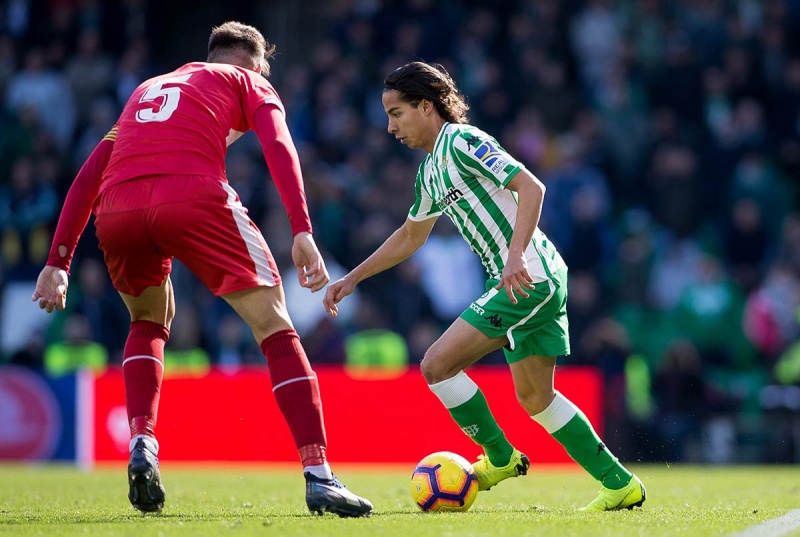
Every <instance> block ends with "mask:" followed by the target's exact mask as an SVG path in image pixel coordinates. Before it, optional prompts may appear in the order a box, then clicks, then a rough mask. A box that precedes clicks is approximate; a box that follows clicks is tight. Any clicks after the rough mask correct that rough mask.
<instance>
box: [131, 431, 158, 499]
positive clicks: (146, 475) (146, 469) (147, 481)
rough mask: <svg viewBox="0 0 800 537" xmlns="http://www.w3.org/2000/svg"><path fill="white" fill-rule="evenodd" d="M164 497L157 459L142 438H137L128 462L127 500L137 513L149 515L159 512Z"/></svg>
mask: <svg viewBox="0 0 800 537" xmlns="http://www.w3.org/2000/svg"><path fill="white" fill-rule="evenodd" d="M165 497H166V491H165V490H164V486H163V485H162V484H161V472H159V470H158V457H157V456H156V454H155V452H154V451H153V450H152V448H151V446H149V445H148V444H147V443H146V442H145V441H144V438H141V437H140V438H137V439H136V444H134V446H133V449H132V450H131V458H130V460H129V461H128V499H129V500H130V501H131V505H133V506H134V507H135V508H136V509H138V510H139V511H141V512H143V513H151V512H154V511H161V509H162V508H163V507H164V498H165Z"/></svg>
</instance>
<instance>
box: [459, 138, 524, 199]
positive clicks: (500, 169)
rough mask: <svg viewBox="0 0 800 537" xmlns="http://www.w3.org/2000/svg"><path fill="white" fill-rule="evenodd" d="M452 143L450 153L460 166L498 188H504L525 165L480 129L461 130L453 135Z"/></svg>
mask: <svg viewBox="0 0 800 537" xmlns="http://www.w3.org/2000/svg"><path fill="white" fill-rule="evenodd" d="M452 144H453V145H452V155H453V156H454V158H455V159H456V160H457V161H458V162H459V164H460V165H461V166H463V167H465V168H466V169H467V170H469V171H470V172H471V173H473V174H475V176H476V177H483V178H485V179H489V180H490V181H492V182H494V183H495V184H496V185H497V186H499V187H500V188H505V186H506V185H507V184H508V183H509V181H511V179H513V178H514V176H515V175H517V173H519V171H520V170H521V169H523V168H524V167H525V166H524V165H523V164H522V163H521V162H519V161H517V160H516V159H514V157H512V156H511V155H509V154H508V153H507V152H506V150H505V149H503V148H502V147H500V144H498V143H497V140H495V139H494V138H492V137H491V136H489V135H488V134H486V133H483V132H480V131H478V132H477V133H476V132H470V131H462V132H461V133H459V134H458V135H457V136H454V137H453V140H452Z"/></svg>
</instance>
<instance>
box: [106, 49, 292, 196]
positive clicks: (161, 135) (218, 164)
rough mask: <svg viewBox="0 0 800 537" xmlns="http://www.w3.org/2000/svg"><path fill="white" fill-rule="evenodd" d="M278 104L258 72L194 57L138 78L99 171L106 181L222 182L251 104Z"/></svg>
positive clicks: (246, 124)
mask: <svg viewBox="0 0 800 537" xmlns="http://www.w3.org/2000/svg"><path fill="white" fill-rule="evenodd" d="M264 104H274V105H275V106H277V107H278V108H279V109H280V110H281V112H283V111H284V109H283V104H282V103H281V101H280V98H279V97H278V94H277V92H276V91H275V89H274V88H273V87H272V85H271V84H270V83H269V82H268V81H267V80H266V79H265V78H264V77H262V76H261V75H260V74H258V73H256V72H255V71H251V70H248V69H244V68H241V67H237V66H234V65H228V64H221V63H204V62H193V63H187V64H186V65H184V66H183V67H180V68H179V69H177V70H175V71H173V72H171V73H167V74H164V75H161V76H157V77H154V78H151V79H150V80H147V81H145V82H143V83H142V84H141V85H140V86H139V87H138V88H136V91H134V92H133V95H131V97H130V99H128V103H127V104H126V105H125V108H124V109H123V110H122V114H121V115H120V118H119V121H118V123H117V126H118V129H119V130H118V133H117V137H116V142H115V144H114V151H113V152H112V154H111V159H110V161H109V163H108V167H107V168H106V170H105V172H104V174H103V181H102V185H101V186H100V191H101V192H102V191H103V190H105V189H106V188H108V187H109V186H112V185H114V184H117V183H120V182H123V181H126V180H128V179H132V178H135V177H141V176H146V175H182V174H188V175H206V176H211V177H218V178H220V179H222V180H225V181H227V179H226V175H225V154H226V152H227V146H228V140H229V137H230V139H231V141H232V140H233V139H235V138H236V137H238V136H239V135H240V134H241V133H244V132H247V131H248V130H250V128H251V127H252V120H253V115H254V113H255V111H256V110H257V109H258V108H259V107H260V106H262V105H264Z"/></svg>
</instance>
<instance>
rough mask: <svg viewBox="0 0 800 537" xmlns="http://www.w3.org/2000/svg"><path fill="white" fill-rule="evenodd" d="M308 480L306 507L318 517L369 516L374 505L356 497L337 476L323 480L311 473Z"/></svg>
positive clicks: (306, 474) (307, 476)
mask: <svg viewBox="0 0 800 537" xmlns="http://www.w3.org/2000/svg"><path fill="white" fill-rule="evenodd" d="M304 476H305V478H306V505H308V510H309V511H311V512H312V513H315V514H318V515H320V516H321V515H324V514H325V513H326V512H328V513H336V514H337V515H339V516H340V517H342V518H344V517H357V516H369V515H370V513H372V504H371V503H370V501H369V500H367V499H366V498H362V497H360V496H356V495H355V494H353V493H352V492H350V491H349V490H347V487H345V486H344V485H343V484H342V482H341V481H339V479H337V478H336V476H333V479H322V478H320V477H317V476H315V475H313V474H312V473H311V472H306V473H305V474H304Z"/></svg>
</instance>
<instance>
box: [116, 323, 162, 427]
mask: <svg viewBox="0 0 800 537" xmlns="http://www.w3.org/2000/svg"><path fill="white" fill-rule="evenodd" d="M168 339H169V329H168V328H167V327H165V326H162V325H160V324H158V323H154V322H151V321H134V322H132V323H131V329H130V332H129V333H128V341H127V342H126V343H125V350H124V351H123V354H122V356H123V358H122V377H123V379H124V381H125V405H126V407H127V409H128V423H129V425H130V428H131V438H132V437H134V436H137V435H140V434H143V435H147V436H152V437H155V427H156V416H157V414H158V401H159V397H160V395H161V379H162V378H163V377H164V345H165V344H166V343H167V340H168Z"/></svg>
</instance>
